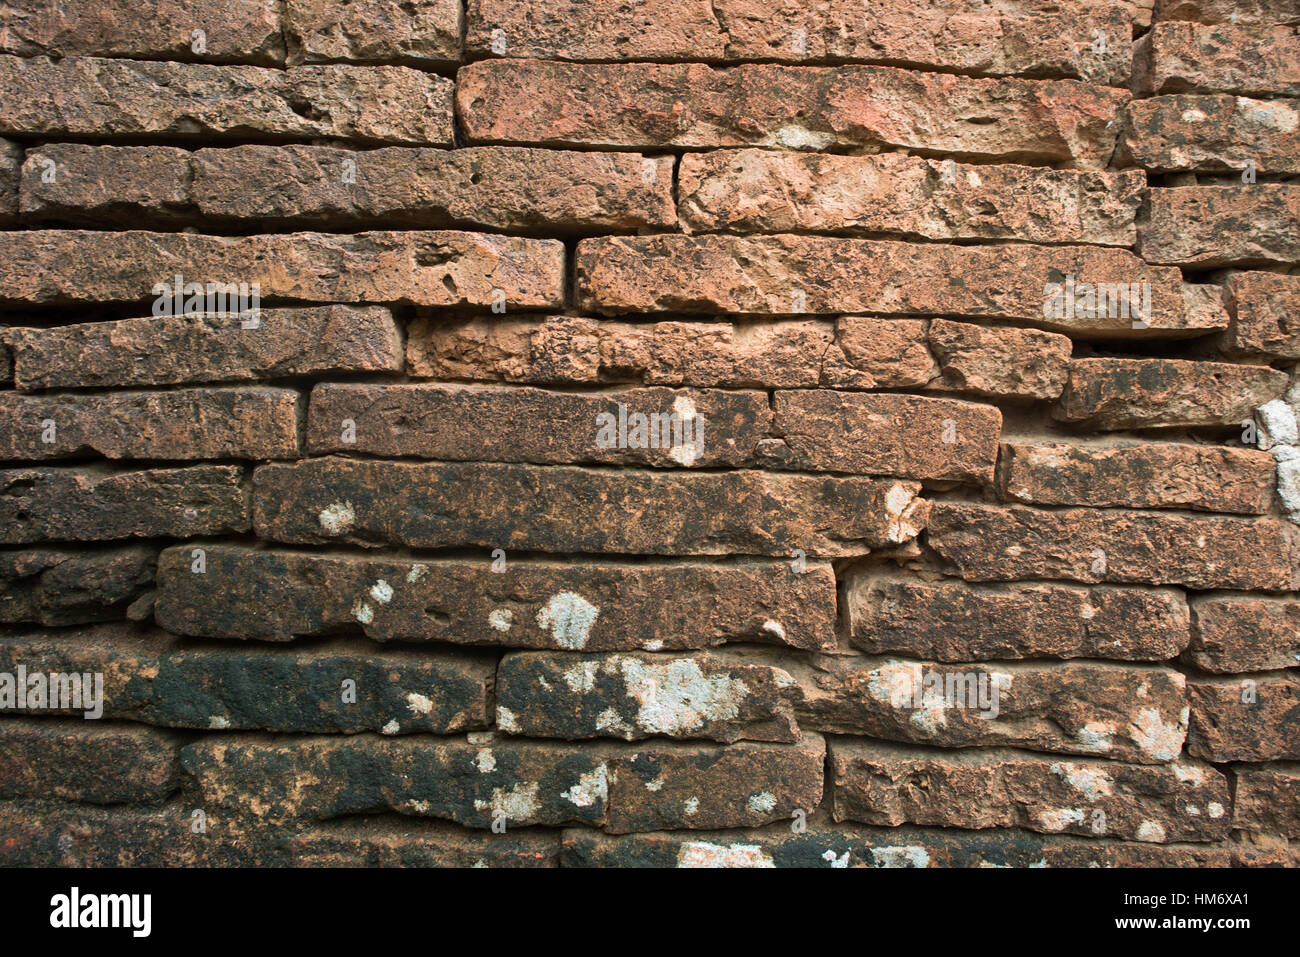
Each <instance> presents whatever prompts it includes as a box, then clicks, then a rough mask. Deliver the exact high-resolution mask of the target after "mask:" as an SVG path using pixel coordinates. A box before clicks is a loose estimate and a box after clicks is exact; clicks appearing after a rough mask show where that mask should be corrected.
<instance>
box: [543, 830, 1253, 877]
mask: <svg viewBox="0 0 1300 957" xmlns="http://www.w3.org/2000/svg"><path fill="white" fill-rule="evenodd" d="M561 839H562V842H563V846H562V851H561V866H563V867H657V868H666V867H675V868H678V867H680V868H724V867H725V868H772V867H781V868H795V867H797V868H814V867H821V868H826V867H830V868H850V867H852V868H858V867H884V868H940V867H942V868H949V867H962V868H973V867H1018V868H1019V867H1034V868H1038V867H1229V866H1231V865H1232V852H1231V850H1230V849H1229V848H1228V847H1227V846H1224V845H1214V844H1143V843H1137V842H1129V841H1112V840H1107V839H1105V838H1096V837H1087V838H1070V837H1061V836H1059V835H1041V834H1032V833H1030V832H1028V831H1022V830H1015V829H1010V828H1004V829H998V830H990V831H958V832H953V831H951V830H945V829H943V828H922V827H907V826H903V827H861V826H854V825H844V824H832V823H829V822H826V821H817V822H814V821H812V820H810V821H809V822H808V827H807V829H806V830H805V831H803V832H801V833H794V832H792V831H791V830H790V828H789V827H788V826H787V825H785V824H773V825H771V826H770V827H767V828H758V829H746V830H729V831H688V832H658V833H653V834H627V835H622V836H613V835H609V834H601V833H599V832H596V831H589V830H584V829H581V828H571V829H567V830H565V831H563V832H562V838H561Z"/></svg>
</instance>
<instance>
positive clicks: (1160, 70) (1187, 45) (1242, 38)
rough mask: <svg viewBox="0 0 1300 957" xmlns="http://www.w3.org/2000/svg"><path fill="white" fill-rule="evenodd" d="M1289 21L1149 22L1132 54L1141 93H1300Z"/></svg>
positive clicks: (1299, 61) (1299, 71)
mask: <svg viewBox="0 0 1300 957" xmlns="http://www.w3.org/2000/svg"><path fill="white" fill-rule="evenodd" d="M1296 44H1297V35H1296V31H1295V29H1294V28H1293V27H1285V26H1267V27H1266V26H1255V25H1249V26H1247V25H1244V24H1239V23H1217V24H1213V25H1203V24H1198V23H1190V22H1185V21H1183V22H1178V21H1174V22H1165V23H1157V24H1155V25H1154V26H1152V28H1151V31H1150V32H1149V33H1148V34H1146V36H1144V37H1143V38H1142V39H1141V40H1140V41H1139V42H1138V45H1137V49H1136V51H1135V54H1134V60H1135V61H1136V62H1135V63H1134V86H1135V88H1136V89H1137V90H1138V91H1140V92H1142V93H1181V92H1184V91H1198V92H1206V93H1241V94H1245V95H1246V96H1298V95H1300V54H1298V53H1297V45H1296Z"/></svg>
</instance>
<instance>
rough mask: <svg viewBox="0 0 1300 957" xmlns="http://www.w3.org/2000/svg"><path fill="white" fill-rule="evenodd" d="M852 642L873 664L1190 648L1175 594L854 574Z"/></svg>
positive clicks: (1152, 657)
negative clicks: (877, 659) (884, 656)
mask: <svg viewBox="0 0 1300 957" xmlns="http://www.w3.org/2000/svg"><path fill="white" fill-rule="evenodd" d="M845 597H846V599H847V602H846V604H847V613H848V625H849V631H850V638H849V640H850V641H851V642H852V643H853V644H854V645H855V646H856V647H858V648H861V649H863V650H864V651H868V652H872V653H875V654H881V653H894V654H904V655H909V656H911V657H915V658H925V659H937V660H939V661H947V662H965V661H987V660H990V659H1008V658H1010V659H1015V658H1114V659H1118V660H1120V661H1167V660H1168V659H1170V658H1173V657H1175V656H1177V655H1178V653H1179V652H1180V651H1182V650H1183V649H1184V648H1186V647H1187V641H1188V627H1189V618H1188V611H1187V603H1186V601H1185V600H1184V598H1183V595H1182V593H1181V592H1178V591H1175V590H1173V589H1165V588H1160V589H1146V588H1141V589H1139V588H1114V587H1111V586H1108V585H1101V586H1099V587H1096V588H1083V587H1080V586H1077V585H1055V584H1039V583H1031V584H1025V585H969V584H967V583H966V582H962V581H952V580H941V581H935V582H928V581H924V580H921V579H917V578H910V579H909V578H898V577H891V576H882V575H872V574H850V576H849V578H848V585H847V588H846V592H845Z"/></svg>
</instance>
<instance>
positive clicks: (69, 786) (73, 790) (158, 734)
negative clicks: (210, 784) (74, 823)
mask: <svg viewBox="0 0 1300 957" xmlns="http://www.w3.org/2000/svg"><path fill="white" fill-rule="evenodd" d="M28 693H29V694H30V693H31V692H30V691H29V692H28ZM0 742H3V746H2V747H0V798H37V799H40V800H51V799H52V800H56V801H85V802H87V803H89V804H158V803H160V802H161V801H163V800H164V799H165V798H166V797H167V795H169V794H170V793H171V792H172V791H174V790H175V789H176V787H177V785H178V783H179V782H178V780H177V778H178V772H179V768H178V767H177V762H176V758H177V747H178V742H177V741H176V740H175V739H174V738H172V737H171V736H170V735H169V734H167V733H166V732H164V731H156V730H154V729H152V728H136V727H131V726H130V725H106V724H99V723H98V722H96V721H85V720H76V721H56V720H51V719H48V718H45V719H39V720H24V719H19V718H12V717H9V718H5V719H4V720H3V721H0Z"/></svg>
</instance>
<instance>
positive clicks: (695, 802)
mask: <svg viewBox="0 0 1300 957" xmlns="http://www.w3.org/2000/svg"><path fill="white" fill-rule="evenodd" d="M699 809H700V799H699V798H687V799H686V800H685V801H684V802H683V803H682V811H683V812H684V813H685V814H686V816H687V817H690V816H691V815H693V814H694V813H695V812H696V811H698V810H699Z"/></svg>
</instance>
